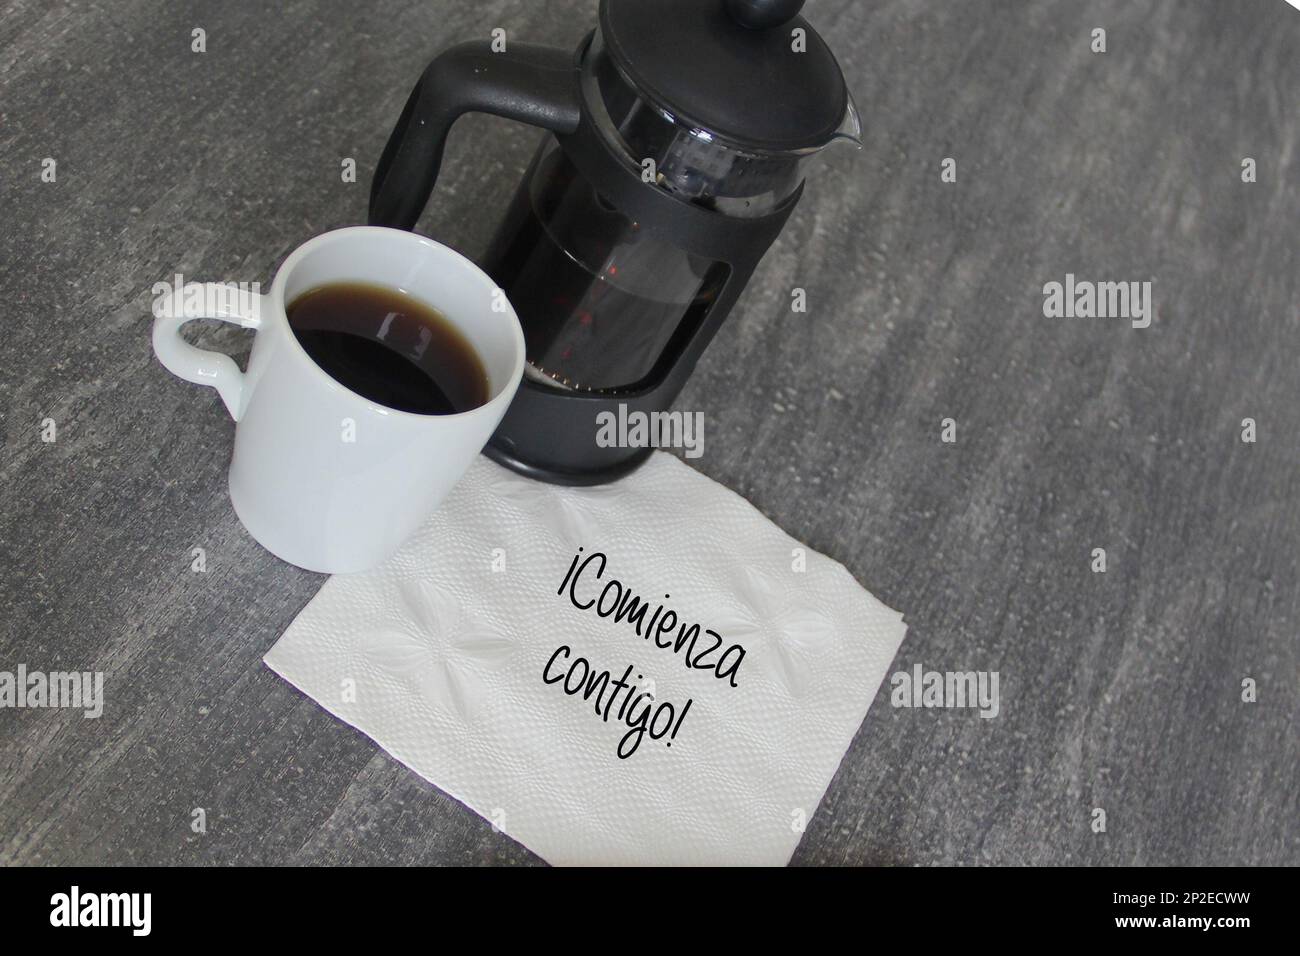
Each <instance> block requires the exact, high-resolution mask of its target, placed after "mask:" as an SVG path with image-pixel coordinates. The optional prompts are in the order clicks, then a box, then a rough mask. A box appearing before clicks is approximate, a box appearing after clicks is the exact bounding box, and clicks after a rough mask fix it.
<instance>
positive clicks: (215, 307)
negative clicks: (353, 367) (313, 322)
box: [153, 226, 524, 574]
mask: <svg viewBox="0 0 1300 956" xmlns="http://www.w3.org/2000/svg"><path fill="white" fill-rule="evenodd" d="M336 282H366V283H370V284H373V285H379V286H386V287H388V288H392V289H400V290H402V291H404V292H407V293H409V294H410V295H412V296H414V297H415V298H417V299H420V300H422V301H423V302H425V303H427V304H428V305H431V306H433V307H434V308H435V309H437V310H438V311H439V312H441V313H442V314H443V315H444V316H445V317H446V318H447V320H448V321H449V322H450V323H452V324H453V325H454V326H455V327H456V328H457V329H459V330H460V332H461V333H462V334H463V335H464V336H465V338H466V339H467V340H468V341H469V343H470V344H471V345H472V346H473V348H474V350H475V351H476V352H477V353H478V356H479V358H480V360H481V361H482V363H483V367H484V370H485V371H486V372H487V377H488V395H489V398H488V401H487V402H486V403H485V404H483V405H480V406H479V407H478V408H474V409H471V410H470V411H466V412H461V413H459V414H454V415H417V414H413V413H410V412H404V411H399V410H397V409H393V408H388V407H386V406H384V405H380V404H377V403H375V402H373V401H370V400H369V399H367V398H364V397H362V396H360V395H358V394H356V393H355V392H353V391H351V390H349V389H348V388H346V387H344V386H343V385H341V384H340V383H339V382H338V381H336V380H335V379H333V378H332V377H330V375H329V374H328V373H327V372H325V371H324V370H323V369H322V368H321V367H320V366H318V365H317V364H316V363H315V361H313V360H312V358H311V357H310V356H309V355H308V354H307V353H306V352H305V351H304V350H303V348H302V346H301V345H300V344H299V343H298V340H297V338H296V337H295V336H294V334H293V330H292V329H291V328H290V327H289V319H288V316H287V315H286V314H285V305H286V303H289V302H292V301H293V300H294V299H295V298H296V297H297V296H299V295H301V294H302V293H304V292H307V291H309V290H311V289H315V288H318V287H320V286H323V285H329V284H332V283H336ZM182 296H183V299H182ZM194 300H198V302H199V303H201V304H196V303H195V301H194ZM154 315H155V317H156V318H155V320H154V327H153V347H154V352H155V353H156V354H157V356H158V360H159V361H160V362H162V364H163V365H164V366H165V367H166V368H167V369H168V370H169V371H171V372H173V373H174V374H176V375H178V376H180V377H181V378H183V379H185V380H186V381H189V382H197V383H199V384H201V385H210V386H212V387H213V388H215V389H216V390H217V392H218V393H220V395H221V398H222V400H223V401H224V402H225V404H226V408H227V409H229V411H230V414H231V415H232V416H233V417H234V419H235V422H236V426H235V448H234V455H233V457H232V459H231V464H230V500H231V502H232V503H233V504H234V507H235V513H236V514H237V515H239V519H240V521H242V522H243V524H244V527H245V528H247V529H248V532H249V533H250V534H251V535H252V536H253V537H254V538H256V539H257V541H258V543H260V544H261V545H262V546H263V547H264V548H266V549H267V550H268V551H270V552H271V553H272V554H274V555H276V556H277V557H279V558H282V559H284V560H285V561H288V562H289V563H290V564H295V565H297V566H298V567H301V568H306V569H308V570H310V571H321V572H325V573H330V574H334V573H341V572H351V571H363V570H366V569H369V568H372V567H374V566H375V565H377V564H379V563H381V562H382V561H384V560H385V559H386V558H388V557H389V556H390V555H392V553H393V552H395V551H396V550H397V549H398V548H399V547H400V546H401V544H402V542H404V541H405V540H406V539H407V538H409V537H410V536H411V534H412V533H414V532H415V531H416V530H417V529H418V528H419V526H420V525H421V524H422V523H423V522H424V521H425V519H426V518H428V517H429V515H430V514H432V513H433V511H434V509H435V508H437V507H438V505H439V504H440V503H441V502H442V500H443V498H444V497H446V495H447V493H448V492H449V491H451V489H452V486H453V485H455V484H456V482H457V481H458V480H459V479H460V478H461V476H462V475H463V474H464V473H465V471H466V469H468V468H469V466H470V464H471V463H472V462H473V460H474V456H475V455H477V454H478V453H479V452H480V451H481V450H482V448H483V446H484V445H485V444H487V440H488V439H489V438H490V437H491V436H492V433H493V432H494V431H495V430H496V427H497V425H498V424H500V422H501V418H502V416H504V415H505V412H506V409H507V407H508V406H509V405H510V402H511V400H512V399H513V398H514V395H515V391H516V390H517V389H518V387H519V381H520V379H521V378H522V376H523V371H524V335H523V331H522V329H521V328H520V326H519V319H518V317H517V316H516V315H515V311H514V309H513V307H512V306H511V305H510V303H509V302H508V301H507V300H506V298H505V295H504V293H502V292H501V290H500V289H499V288H498V287H497V285H496V283H495V282H493V281H492V280H491V279H490V278H489V277H488V276H487V274H486V273H484V272H483V271H482V270H481V269H479V268H478V266H476V265H474V263H472V262H470V261H469V260H468V259H466V258H465V257H464V256H462V255H460V254H459V253H457V252H455V251H453V250H451V249H448V248H447V247H446V246H443V245H441V244H439V243H437V242H434V241H433V240H431V239H427V238H425V237H423V236H417V235H415V234H414V233H410V232H403V231H401V230H397V229H384V228H378V227H373V226H358V227H353V228H348V229H339V230H337V231H335V232H329V233H325V234H324V235H321V236H317V237H316V238H314V239H311V240H310V241H308V242H306V243H305V244H303V245H302V246H300V247H299V248H298V249H297V250H295V251H294V252H293V253H291V254H290V255H289V257H288V258H287V259H286V260H285V261H284V264H283V265H281V266H280V270H279V272H277V273H276V276H275V280H274V282H273V283H272V285H271V290H270V292H269V293H268V294H266V295H255V294H254V295H247V294H245V295H237V294H235V293H234V292H233V290H232V288H231V287H230V286H228V285H225V286H223V285H220V284H213V283H209V284H205V285H197V284H196V285H191V286H187V287H186V290H185V291H184V292H183V293H182V291H181V290H172V291H171V292H169V293H167V294H165V295H163V296H162V297H160V299H159V300H158V302H157V303H156V304H155V306H154ZM199 318H214V319H223V320H225V321H227V322H233V323H236V324H238V325H242V326H243V327H245V328H251V329H256V330H257V335H256V338H255V339H254V342H253V350H252V354H251V355H250V357H249V360H248V371H247V372H241V371H240V370H239V367H238V366H237V365H236V364H235V362H234V360H232V359H231V358H230V357H229V356H228V355H223V354H221V353H219V352H211V351H205V350H203V349H199V348H196V347H195V346H193V345H191V344H189V343H188V342H186V341H185V339H184V338H182V337H181V331H180V330H181V326H182V325H184V324H185V323H186V322H189V321H192V320H193V319H199Z"/></svg>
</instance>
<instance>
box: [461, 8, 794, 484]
mask: <svg viewBox="0 0 1300 956" xmlns="http://www.w3.org/2000/svg"><path fill="white" fill-rule="evenodd" d="M594 35H595V31H594V30H593V31H592V33H590V34H588V35H587V37H586V39H585V40H584V41H583V42H582V43H581V44H580V45H579V47H578V50H577V51H576V53H575V60H576V65H577V69H575V71H574V74H573V76H574V82H575V83H579V84H580V83H581V63H582V61H583V59H584V58H585V56H586V53H587V49H588V47H589V46H590V44H591V41H592V37H593V36H594ZM578 101H579V102H580V103H581V104H582V118H581V120H580V122H579V124H578V128H577V129H576V130H575V131H574V132H573V133H569V134H565V133H548V134H547V135H553V136H555V138H556V140H557V141H558V142H559V145H560V148H561V149H563V150H564V153H565V156H566V157H567V158H568V159H569V161H570V162H571V163H572V164H573V165H574V167H575V168H577V170H578V172H579V173H580V174H581V175H582V176H583V177H584V178H585V179H586V180H587V182H588V183H589V184H590V185H591V186H592V187H593V188H594V189H595V190H596V192H597V193H599V194H600V195H601V196H603V197H604V198H605V199H606V200H608V201H609V203H610V205H612V206H613V207H614V208H616V209H617V210H618V211H619V212H620V213H622V214H623V215H625V216H627V217H628V218H629V219H631V220H632V221H634V222H636V223H638V224H639V225H640V227H641V229H642V230H644V231H645V233H646V234H647V235H649V236H651V237H653V238H656V239H659V240H662V241H664V242H667V243H670V244H672V245H674V246H677V247H679V248H681V249H683V250H685V251H686V252H689V253H691V254H693V255H697V256H700V257H702V258H704V259H709V260H713V261H715V262H720V263H723V264H724V265H726V266H728V267H729V269H730V273H729V275H728V276H727V279H726V281H725V282H724V283H723V286H722V288H721V289H720V290H719V291H718V295H717V298H716V299H715V300H714V301H713V303H712V304H711V305H710V306H709V307H708V309H707V311H706V312H705V313H704V315H703V316H702V317H701V318H700V319H699V320H698V323H697V325H696V327H695V329H694V330H693V331H690V332H689V333H688V334H689V336H690V337H689V339H687V340H686V342H685V343H684V344H682V345H681V348H680V351H679V352H678V354H677V355H676V357H673V356H666V357H665V359H666V361H667V362H668V364H667V365H663V364H661V366H657V367H656V369H655V371H654V372H652V373H651V376H650V378H649V380H648V381H647V382H644V383H642V384H640V385H636V386H633V387H631V388H629V389H626V390H624V389H620V390H618V391H617V392H613V393H601V392H585V391H565V390H561V389H558V388H555V387H553V386H549V385H545V384H542V383H537V382H533V381H531V380H530V379H528V378H525V379H524V380H523V382H522V383H521V384H520V386H519V392H518V394H517V395H516V396H515V400H514V402H513V403H512V404H511V406H510V408H509V410H508V411H507V412H506V415H505V418H504V419H503V420H502V422H501V425H500V426H499V427H498V428H497V431H496V433H495V434H494V435H493V436H492V440H491V441H490V442H489V444H488V447H487V448H486V449H484V454H486V455H487V456H488V457H489V458H491V459H492V460H493V461H496V462H497V463H499V464H501V465H504V466H506V467H507V468H510V469H511V470H513V471H515V472H518V473H519V474H522V475H525V476H527V477H530V478H536V479H538V480H540V481H546V482H550V483H552V484H560V485H599V484H605V483H608V482H611V481H616V480H617V479H619V478H622V477H623V476H625V475H627V474H629V473H631V472H632V471H634V470H635V469H636V468H637V467H638V466H639V465H641V464H642V463H643V462H644V461H645V460H646V459H647V458H648V457H649V456H650V453H651V452H652V451H653V449H652V448H618V447H615V448H601V447H600V446H598V445H597V444H596V433H597V416H598V415H600V414H601V413H603V412H612V413H613V414H614V415H615V416H617V415H618V413H619V406H626V408H627V411H628V412H629V413H631V412H644V413H647V414H649V413H653V412H663V411H667V410H668V409H669V407H670V406H671V405H672V403H673V401H674V400H675V399H676V398H677V395H678V394H679V393H680V392H681V390H682V388H683V387H684V386H685V384H686V380H687V378H689V377H690V374H691V372H693V371H694V369H695V365H696V363H697V362H698V361H699V359H700V356H701V355H702V354H703V353H704V350H705V349H706V348H707V347H708V345H709V343H710V342H711V341H712V340H713V337H714V336H715V335H716V334H717V331H718V329H719V327H720V326H721V325H722V322H723V321H724V320H725V319H726V318H727V316H728V314H730V312H731V310H732V308H733V307H734V306H735V304H736V301H737V300H738V299H739V298H740V295H741V293H742V292H743V291H744V289H745V285H746V284H747V283H748V282H749V279H750V277H751V276H752V275H753V274H754V270H755V269H756V268H757V267H758V264H759V262H760V260H761V259H762V258H763V256H764V255H765V254H766V253H767V250H768V249H769V248H771V246H772V243H773V242H775V241H776V237H777V236H778V235H780V233H781V230H782V228H784V226H785V223H786V220H788V219H789V218H790V214H791V213H792V212H793V211H794V207H795V206H796V205H797V204H798V203H799V200H800V198H802V196H803V185H802V184H801V185H800V186H799V188H798V189H797V190H796V191H795V192H794V193H793V194H792V195H791V196H790V197H789V198H787V199H786V200H785V201H784V202H782V203H781V205H780V206H778V207H777V208H776V209H775V210H774V211H772V212H770V213H768V214H767V215H765V216H758V217H754V218H740V217H736V216H727V215H725V214H723V213H719V212H715V211H714V210H711V209H706V208H704V207H703V206H697V205H692V204H690V203H687V202H683V201H682V200H680V199H677V198H675V197H674V196H672V195H671V194H670V193H668V192H667V191H665V190H663V189H659V188H655V187H650V186H648V185H647V184H646V183H645V182H644V181H643V180H642V178H641V168H640V167H639V166H636V165H634V164H633V163H632V162H631V161H630V160H629V159H628V157H627V156H626V155H625V154H624V153H623V152H622V151H621V149H620V148H619V146H618V144H617V143H613V142H610V141H609V139H608V138H607V137H606V136H605V135H604V134H602V133H601V132H600V130H599V129H598V128H597V127H596V123H595V119H594V118H593V117H592V115H591V112H590V108H589V105H588V103H587V100H586V97H585V96H584V95H583V94H582V90H581V89H579V90H578ZM527 183H528V177H527V176H526V177H525V179H524V183H523V185H522V186H521V187H520V188H524V189H526V188H528V185H527Z"/></svg>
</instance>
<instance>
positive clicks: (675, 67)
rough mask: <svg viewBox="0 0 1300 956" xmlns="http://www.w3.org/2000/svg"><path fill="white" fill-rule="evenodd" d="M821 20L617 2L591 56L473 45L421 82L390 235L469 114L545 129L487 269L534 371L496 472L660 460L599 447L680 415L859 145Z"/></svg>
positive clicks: (593, 475)
mask: <svg viewBox="0 0 1300 956" xmlns="http://www.w3.org/2000/svg"><path fill="white" fill-rule="evenodd" d="M802 7H803V0H601V4H600V13H599V23H598V26H597V27H596V29H595V30H594V31H593V32H592V33H590V34H589V35H588V36H587V37H586V38H585V39H584V40H583V42H582V44H581V45H580V46H579V48H578V50H577V52H576V53H568V52H564V51H561V50H555V49H550V48H546V47H538V46H530V45H526V44H521V43H514V42H509V43H508V44H507V45H506V46H505V48H504V49H503V50H500V51H499V52H498V51H496V50H494V49H493V43H492V41H484V42H470V43H463V44H460V45H457V46H453V47H451V48H449V49H448V50H446V51H445V52H443V53H442V54H441V55H440V56H438V57H437V58H436V59H435V60H434V61H433V62H432V63H430V64H429V66H428V68H427V69H426V70H425V71H424V75H423V76H422V77H421V78H420V81H419V82H418V83H417V84H416V86H415V89H414V90H413V91H412V92H411V95H410V97H409V98H408V99H407V102H406V106H405V108H404V109H403V110H402V115H401V117H400V119H399V120H398V122H397V127H396V128H395V129H394V130H393V133H392V135H391V136H390V138H389V140H388V143H387V145H386V146H385V148H384V151H383V154H382V156H381V157H380V160H379V166H378V168H377V170H376V173H375V178H374V182H373V184H372V186H371V192H370V222H371V224H372V225H381V226H392V227H396V228H400V229H412V228H414V226H415V223H416V220H417V219H418V218H419V217H420V213H421V212H422V210H423V209H424V205H425V203H426V202H427V200H428V198H429V194H430V192H431V191H432V189H433V186H434V182H435V181H436V179H437V177H438V168H439V165H440V164H441V162H442V153H443V146H444V144H445V141H446V138H447V133H448V130H449V129H450V127H451V125H452V124H453V123H454V122H455V120H456V118H457V117H459V116H460V115H461V114H463V113H466V112H469V111H479V112H485V113H493V114H496V115H498V116H504V117H507V118H510V119H515V120H520V121H522V122H525V123H529V124H532V125H534V126H539V127H542V128H543V129H545V130H547V131H548V132H547V133H546V134H545V136H544V138H543V141H542V143H541V146H540V148H539V149H538V150H537V153H536V155H535V156H534V157H533V160H532V164H531V165H530V166H529V168H528V171H527V173H526V174H525V176H524V179H523V182H522V183H521V184H520V186H519V188H518V190H517V192H516V193H515V196H514V199H513V201H512V202H511V204H510V207H509V210H508V212H507V213H506V215H505V218H504V220H503V221H502V223H501V225H500V227H499V228H498V229H497V232H496V235H495V238H494V239H493V240H492V243H491V245H490V247H489V249H488V252H487V254H486V257H485V259H484V261H483V262H482V263H481V264H482V266H483V269H484V270H485V271H486V272H487V273H488V275H490V276H491V277H492V278H493V280H494V281H495V282H496V283H497V284H498V285H499V286H500V287H501V289H503V290H504V292H505V294H506V296H507V297H508V299H509V300H510V302H511V304H512V305H513V306H514V307H515V311H516V312H517V313H518V315H519V319H520V323H521V324H522V326H523V330H524V338H525V341H526V343H527V351H528V368H527V372H526V375H525V378H524V381H523V383H522V385H521V386H520V389H519V392H518V394H517V396H516V398H515V400H514V403H513V404H512V405H511V407H510V410H509V411H508V412H507V413H506V416H505V419H504V420H503V421H502V423H501V425H500V427H499V428H498V430H497V432H496V434H495V435H494V436H493V438H492V441H491V443H490V444H489V446H488V448H487V449H486V452H487V454H488V455H489V456H490V457H491V458H493V459H494V460H496V461H498V462H500V463H501V464H503V465H506V466H507V467H509V468H512V469H514V470H515V471H518V472H520V473H522V474H525V475H528V476H531V477H534V478H538V479H541V480H545V481H551V482H556V483H561V484H572V485H590V484H600V483H603V482H607V481H612V480H614V479H617V478H619V477H621V476H623V475H625V474H627V473H628V472H630V471H632V470H633V469H635V468H636V467H637V466H638V465H639V464H641V463H642V462H643V461H644V460H645V459H646V457H648V455H649V454H650V449H649V448H618V447H614V448H607V447H600V446H599V445H598V444H597V441H596V436H597V421H598V420H599V419H598V416H599V415H600V413H602V412H613V413H614V414H615V415H616V416H617V415H618V412H619V406H620V405H623V406H626V411H627V412H628V413H631V412H644V413H654V412H661V411H666V410H667V409H668V408H669V407H670V406H671V404H672V402H673V400H674V399H675V398H676V397H677V394H678V392H680V391H681V389H682V386H683V385H684V384H685V382H686V379H687V377H688V376H689V375H690V373H691V371H692V370H693V369H694V367H695V364H696V361H697V360H698V359H699V357H700V355H701V353H702V352H703V351H704V349H705V347H706V346H707V345H708V343H709V341H710V340H711V339H712V338H713V336H714V333H716V332H717V330H718V327H719V325H721V323H722V321H723V320H724V319H725V318H726V317H727V313H728V312H730V311H731V308H732V306H733V305H735V303H736V299H737V298H738V297H739V295H740V293H741V291H742V290H743V289H744V287H745V283H746V282H747V281H748V280H749V277H750V276H751V275H752V274H753V272H754V269H755V268H756V267H757V265H758V263H759V260H760V259H762V257H763V255H764V253H765V252H766V251H767V249H768V247H769V246H771V244H772V243H773V241H774V240H775V239H776V237H777V235H778V234H779V233H780V231H781V228H782V227H783V226H784V225H785V222H786V220H787V219H788V218H789V216H790V213H791V211H792V210H793V209H794V207H795V205H796V204H797V203H798V201H799V197H800V195H801V194H802V192H803V182H804V175H805V170H806V163H807V161H808V159H809V158H811V157H812V156H813V155H815V154H816V153H818V152H819V151H820V150H821V149H822V148H824V147H825V146H827V145H829V144H830V143H832V142H834V141H836V140H839V139H848V140H851V141H853V142H860V141H859V134H860V132H861V130H860V125H859V121H858V115H857V110H856V108H855V107H854V104H853V99H852V97H851V96H850V94H849V91H848V87H847V85H846V84H845V81H844V76H843V74H842V73H841V71H840V68H839V65H838V64H837V63H836V61H835V57H834V55H833V54H832V53H831V51H830V49H829V48H828V47H827V45H826V43H825V42H824V41H823V40H822V38H821V37H820V36H818V34H817V33H816V31H814V30H813V28H812V27H811V26H810V25H809V24H808V22H807V21H806V20H805V19H804V18H803V17H801V16H799V13H800V10H801V9H802ZM498 46H499V45H498Z"/></svg>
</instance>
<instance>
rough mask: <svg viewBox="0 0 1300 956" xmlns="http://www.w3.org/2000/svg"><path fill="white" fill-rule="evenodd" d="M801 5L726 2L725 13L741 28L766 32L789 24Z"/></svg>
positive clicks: (788, 0) (769, 0) (799, 0)
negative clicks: (771, 28)
mask: <svg viewBox="0 0 1300 956" xmlns="http://www.w3.org/2000/svg"><path fill="white" fill-rule="evenodd" d="M803 4H804V0H727V12H728V13H730V14H731V17H732V19H733V20H735V21H736V22H737V23H739V24H741V25H742V26H746V27H749V28H750V29H751V30H766V29H768V28H770V27H779V26H781V25H782V24H783V23H789V22H790V21H791V20H793V19H794V18H795V17H797V16H798V15H799V11H800V10H802V9H803Z"/></svg>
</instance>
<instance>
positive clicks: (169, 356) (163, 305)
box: [153, 282, 269, 421]
mask: <svg viewBox="0 0 1300 956" xmlns="http://www.w3.org/2000/svg"><path fill="white" fill-rule="evenodd" d="M178 294H179V299H180V300H179V301H178ZM190 295H201V296H202V302H203V303H204V307H203V309H202V310H200V311H199V313H198V314H195V315H186V314H185V300H186V299H187V298H189V296H190ZM268 298H269V296H264V295H257V294H254V293H242V292H240V291H239V290H237V289H235V288H233V287H231V286H228V285H222V284H221V283H219V282H204V283H189V284H187V285H186V286H185V287H184V288H183V289H175V288H173V289H171V290H169V291H168V292H167V293H166V294H165V295H163V296H162V297H160V298H159V299H158V300H157V301H156V302H155V303H154V307H153V314H154V322H153V350H154V354H155V355H157V356H158V361H160V362H162V364H163V367H164V368H165V369H167V371H169V372H171V373H172V374H173V375H177V376H179V377H180V378H183V379H185V381H187V382H194V383H195V384H198V385H208V386H210V387H212V388H215V389H216V390H217V394H219V395H220V396H221V400H222V401H223V402H225V403H226V409H227V410H228V411H229V412H230V417H231V418H233V419H234V420H235V421H239V417H240V416H241V415H242V414H243V413H244V373H243V372H241V371H240V370H239V366H238V365H236V364H235V360H234V359H232V358H231V357H230V356H229V355H223V354H222V353H220V352H211V351H208V350H207V349H200V348H196V347H195V346H193V345H190V343H189V342H186V341H185V339H184V338H182V337H181V326H182V325H184V324H185V323H186V322H192V321H194V320H195V319H221V320H222V321H224V322H230V323H232V324H234V325H239V326H242V327H243V328H246V329H254V330H256V329H260V328H261V327H262V319H261V315H262V309H263V307H264V306H265V305H266V300H267V299H268Z"/></svg>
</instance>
